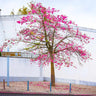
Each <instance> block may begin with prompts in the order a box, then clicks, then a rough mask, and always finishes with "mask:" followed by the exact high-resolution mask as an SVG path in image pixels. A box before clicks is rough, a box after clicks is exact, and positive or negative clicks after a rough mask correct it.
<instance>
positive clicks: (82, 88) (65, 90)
mask: <svg viewBox="0 0 96 96" xmlns="http://www.w3.org/2000/svg"><path fill="white" fill-rule="evenodd" d="M0 92H15V93H28V94H30V93H43V94H51V95H52V94H69V84H67V83H56V86H55V87H52V91H51V92H50V82H29V91H27V82H10V83H9V87H8V86H7V83H5V90H4V89H3V83H2V82H0ZM71 94H74V95H75V94H77V95H80V94H81V95H83V96H85V95H86V96H88V95H91V96H96V86H87V85H76V84H72V85H71ZM77 95H76V96H77ZM0 96H2V95H0ZM9 96H11V95H9ZM12 96H13V95H12ZM18 96H19V95H18ZM28 96H29V95H28ZM42 96H43V95H42ZM52 96H53V95H52ZM63 96H64V95H63ZM71 96H73V95H71Z"/></svg>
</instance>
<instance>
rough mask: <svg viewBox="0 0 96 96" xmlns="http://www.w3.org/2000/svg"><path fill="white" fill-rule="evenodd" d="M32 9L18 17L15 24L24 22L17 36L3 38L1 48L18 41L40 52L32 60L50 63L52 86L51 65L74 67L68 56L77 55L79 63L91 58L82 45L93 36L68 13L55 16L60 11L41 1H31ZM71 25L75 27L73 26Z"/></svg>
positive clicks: (53, 82) (33, 51) (53, 72)
mask: <svg viewBox="0 0 96 96" xmlns="http://www.w3.org/2000/svg"><path fill="white" fill-rule="evenodd" d="M30 7H31V11H30V12H29V14H28V15H26V16H24V17H22V18H21V20H20V21H17V23H19V24H21V25H23V24H25V25H26V28H23V29H22V30H21V31H20V32H18V34H17V37H18V39H10V40H8V41H6V42H5V43H4V44H3V46H2V47H1V50H2V49H3V48H4V47H6V46H7V45H8V44H11V45H14V44H15V43H17V42H24V43H26V45H27V48H24V50H27V51H30V52H32V53H34V54H38V53H40V55H38V57H37V58H35V59H31V61H37V60H38V61H39V60H40V58H42V61H41V63H42V64H43V65H49V64H51V83H52V86H55V70H54V66H57V67H58V68H59V69H60V68H61V67H62V66H63V65H64V66H66V67H70V66H73V67H74V64H73V62H72V59H71V57H72V56H73V55H76V56H77V58H78V60H79V62H80V61H86V60H87V59H89V58H90V54H88V52H87V51H86V50H85V49H84V47H83V46H84V45H85V44H88V43H89V39H92V38H90V37H88V36H86V34H82V33H81V32H80V31H79V29H78V27H77V25H76V24H75V23H74V22H72V21H71V20H68V19H67V16H64V15H56V14H54V13H55V12H59V11H58V10H56V9H55V8H50V7H48V8H45V7H43V6H42V5H41V3H37V4H33V3H31V4H30ZM73 26H76V27H75V28H73Z"/></svg>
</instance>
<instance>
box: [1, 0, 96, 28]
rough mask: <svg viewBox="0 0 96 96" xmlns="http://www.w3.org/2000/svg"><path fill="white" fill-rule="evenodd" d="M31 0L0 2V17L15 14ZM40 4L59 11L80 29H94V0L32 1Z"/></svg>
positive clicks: (95, 9) (95, 15) (95, 24)
mask: <svg viewBox="0 0 96 96" xmlns="http://www.w3.org/2000/svg"><path fill="white" fill-rule="evenodd" d="M31 1H32V0H0V8H1V9H2V12H1V15H9V14H10V12H11V10H12V9H14V11H15V12H17V10H18V9H19V8H21V7H22V6H23V5H25V6H27V3H29V2H31ZM33 1H34V2H41V3H42V4H43V5H44V6H45V7H48V6H50V7H54V8H56V9H59V10H60V14H64V15H67V16H68V18H69V19H70V20H72V21H74V22H75V23H76V24H78V25H79V26H82V27H88V28H94V29H96V0H33Z"/></svg>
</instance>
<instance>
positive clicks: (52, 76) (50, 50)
mask: <svg viewBox="0 0 96 96" xmlns="http://www.w3.org/2000/svg"><path fill="white" fill-rule="evenodd" d="M49 52H50V58H51V85H52V86H55V70H54V52H53V48H52V47H50V48H49Z"/></svg>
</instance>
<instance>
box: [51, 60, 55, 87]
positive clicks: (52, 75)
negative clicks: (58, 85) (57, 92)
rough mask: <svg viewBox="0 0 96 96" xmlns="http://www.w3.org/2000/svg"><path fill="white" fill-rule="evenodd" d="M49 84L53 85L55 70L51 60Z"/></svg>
mask: <svg viewBox="0 0 96 96" xmlns="http://www.w3.org/2000/svg"><path fill="white" fill-rule="evenodd" d="M51 84H52V86H55V71H54V63H53V61H51Z"/></svg>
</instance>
